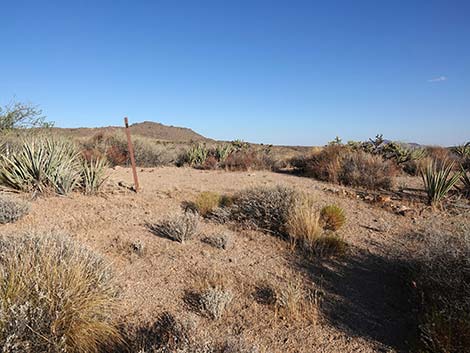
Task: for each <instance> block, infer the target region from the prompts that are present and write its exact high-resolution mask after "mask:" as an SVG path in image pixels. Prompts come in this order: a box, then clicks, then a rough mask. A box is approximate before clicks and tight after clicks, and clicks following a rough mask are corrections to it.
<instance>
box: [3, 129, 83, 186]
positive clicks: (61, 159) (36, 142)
mask: <svg viewBox="0 0 470 353" xmlns="http://www.w3.org/2000/svg"><path fill="white" fill-rule="evenodd" d="M79 181H80V173H79V155H78V153H77V151H76V148H75V146H74V145H73V144H72V143H71V142H69V141H67V140H63V139H52V138H45V139H32V140H26V141H24V142H23V144H22V146H21V147H20V148H18V149H17V150H14V151H11V153H10V154H9V155H8V156H7V155H3V154H2V155H1V156H0V184H2V185H4V186H7V187H9V188H12V189H15V190H21V191H26V192H39V193H42V192H45V191H47V190H52V191H54V192H56V193H58V194H62V195H64V194H67V193H68V192H70V191H72V190H73V189H74V188H75V187H77V185H78V184H79Z"/></svg>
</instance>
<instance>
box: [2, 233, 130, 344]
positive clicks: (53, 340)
mask: <svg viewBox="0 0 470 353" xmlns="http://www.w3.org/2000/svg"><path fill="white" fill-rule="evenodd" d="M116 288H117V287H116V285H115V281H114V278H113V275H112V273H111V272H110V271H109V268H108V266H107V265H106V264H105V263H104V261H103V259H101V258H100V257H98V256H97V255H95V254H93V253H92V252H90V251H89V250H87V249H85V248H83V247H81V246H79V245H78V244H75V243H74V242H72V241H71V240H68V239H67V238H64V237H61V236H57V235H51V234H46V235H44V234H41V235H34V234H33V235H24V236H12V237H2V238H0V346H1V347H2V348H3V350H2V351H3V352H25V353H33V352H76V353H85V352H90V353H97V352H101V351H111V349H112V347H113V346H114V345H115V344H118V343H120V342H121V336H120V334H119V331H118V329H117V327H116V326H115V325H114V323H113V320H112V315H113V313H114V309H115V308H116V303H117V302H116V300H117V299H116V298H117V289H116Z"/></svg>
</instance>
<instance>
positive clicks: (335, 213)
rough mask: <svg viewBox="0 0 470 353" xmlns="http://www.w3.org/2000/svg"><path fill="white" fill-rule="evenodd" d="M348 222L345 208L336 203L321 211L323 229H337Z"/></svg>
mask: <svg viewBox="0 0 470 353" xmlns="http://www.w3.org/2000/svg"><path fill="white" fill-rule="evenodd" d="M345 222H346V216H345V215H344V210H343V209H342V208H341V207H338V206H336V205H328V206H325V207H323V208H322V209H321V211H320V223H321V224H322V227H323V229H325V230H331V231H337V230H338V229H340V228H341V227H342V226H343V225H344V223H345Z"/></svg>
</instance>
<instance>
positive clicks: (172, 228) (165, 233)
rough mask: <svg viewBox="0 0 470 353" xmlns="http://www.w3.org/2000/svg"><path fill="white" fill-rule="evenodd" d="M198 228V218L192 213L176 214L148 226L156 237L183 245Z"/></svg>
mask: <svg viewBox="0 0 470 353" xmlns="http://www.w3.org/2000/svg"><path fill="white" fill-rule="evenodd" d="M198 227H199V216H198V214H196V213H194V212H192V211H186V212H182V213H178V214H176V215H174V216H171V217H168V218H167V219H165V220H163V221H162V222H160V223H158V224H153V225H150V229H151V230H152V231H153V232H154V233H155V234H157V235H159V236H162V237H165V238H168V239H171V240H174V241H178V242H180V243H184V242H186V241H187V240H189V239H191V238H193V237H194V236H195V235H196V233H197V230H198Z"/></svg>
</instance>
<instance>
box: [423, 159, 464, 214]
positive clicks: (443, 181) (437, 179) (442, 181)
mask: <svg viewBox="0 0 470 353" xmlns="http://www.w3.org/2000/svg"><path fill="white" fill-rule="evenodd" d="M453 167H454V163H453V162H449V161H443V162H441V163H437V162H435V161H432V162H430V163H429V164H428V165H427V166H426V168H425V169H424V171H423V172H422V173H421V177H422V179H423V183H424V189H425V190H426V194H427V196H428V203H429V204H430V205H431V206H437V205H439V204H440V202H441V201H442V199H443V198H444V197H445V196H446V195H447V193H448V192H449V190H450V189H452V188H453V187H454V186H455V184H457V182H458V181H459V179H460V175H461V173H454V172H453V171H452V170H453Z"/></svg>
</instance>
